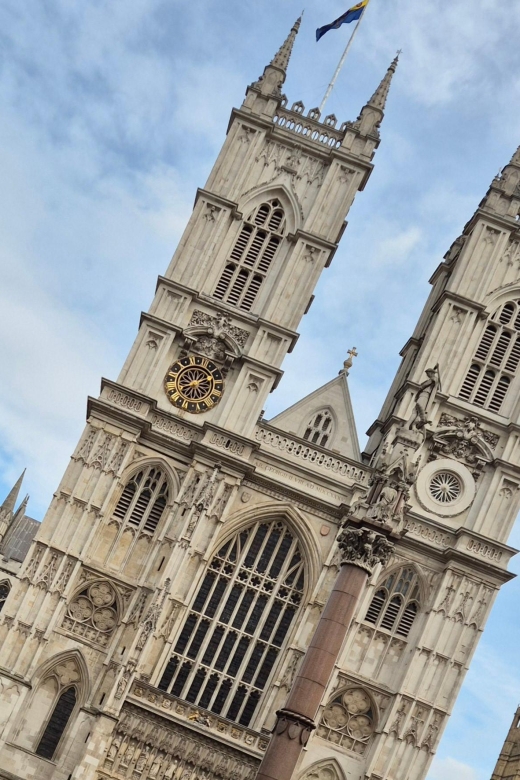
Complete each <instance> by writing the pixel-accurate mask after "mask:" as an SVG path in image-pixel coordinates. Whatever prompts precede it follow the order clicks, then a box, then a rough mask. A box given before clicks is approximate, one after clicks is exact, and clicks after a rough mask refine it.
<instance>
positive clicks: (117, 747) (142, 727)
mask: <svg viewBox="0 0 520 780" xmlns="http://www.w3.org/2000/svg"><path fill="white" fill-rule="evenodd" d="M192 720H193V721H195V718H193V719H192ZM198 725H199V726H200V725H203V724H200V723H198ZM238 730H239V731H240V729H238ZM257 766H258V762H257V761H256V760H255V759H254V758H252V757H251V756H250V755H247V754H245V753H243V752H241V751H239V750H236V749H233V748H232V747H230V746H227V745H224V744H222V743H221V742H218V741H217V740H214V739H212V738H211V736H210V735H209V734H202V733H201V732H200V729H198V730H197V731H194V730H192V729H191V728H189V727H188V726H186V727H184V726H182V725H179V724H177V723H173V722H171V721H168V720H167V719H165V718H162V717H160V716H158V715H155V714H152V713H149V712H146V711H145V710H142V709H141V708H140V707H137V706H135V705H132V704H125V705H124V708H123V711H122V713H121V719H120V721H119V723H118V724H117V726H116V728H115V731H114V734H113V736H112V739H111V742H110V744H109V746H108V750H107V753H106V757H105V761H104V766H103V769H102V776H104V777H118V778H119V777H122V778H128V780H131V779H132V778H137V777H141V775H143V773H144V776H146V777H147V778H149V777H151V778H153V780H173V778H175V780H182V779H183V778H184V780H195V778H198V780H202V778H205V780H254V777H255V775H256V770H257Z"/></svg>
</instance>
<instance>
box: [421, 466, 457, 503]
mask: <svg viewBox="0 0 520 780" xmlns="http://www.w3.org/2000/svg"><path fill="white" fill-rule="evenodd" d="M429 489H430V495H431V497H432V498H433V499H434V501H438V502H439V504H451V503H452V502H453V501H456V500H457V498H459V496H460V495H461V493H462V484H461V482H460V479H459V478H458V477H457V476H456V475H455V474H452V473H451V472H449V471H441V472H439V473H438V474H435V475H434V476H433V477H432V478H431V480H430V486H429Z"/></svg>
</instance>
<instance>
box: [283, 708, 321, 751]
mask: <svg viewBox="0 0 520 780" xmlns="http://www.w3.org/2000/svg"><path fill="white" fill-rule="evenodd" d="M276 714H277V716H278V721H277V723H276V726H275V729H274V733H275V734H278V735H280V734H286V736H287V738H288V739H290V740H295V739H296V740H298V742H299V743H300V744H301V745H303V747H305V745H306V744H307V742H308V741H309V737H310V735H311V732H312V731H313V730H314V729H315V728H316V726H315V725H314V721H313V720H311V719H310V718H306V717H305V715H299V714H298V713H296V712H292V711H291V710H278V712H277V713H276Z"/></svg>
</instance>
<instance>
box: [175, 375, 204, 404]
mask: <svg viewBox="0 0 520 780" xmlns="http://www.w3.org/2000/svg"><path fill="white" fill-rule="evenodd" d="M177 385H178V388H179V392H180V393H181V394H182V395H183V396H184V397H185V398H189V400H190V401H200V400H201V398H205V397H206V396H207V395H209V393H210V391H211V388H212V381H211V377H210V376H208V374H207V372H206V371H204V370H203V369H202V368H198V367H197V366H194V367H192V368H186V369H185V370H184V371H182V372H181V373H180V374H179V376H178V378H177Z"/></svg>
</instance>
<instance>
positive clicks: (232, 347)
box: [181, 309, 249, 373]
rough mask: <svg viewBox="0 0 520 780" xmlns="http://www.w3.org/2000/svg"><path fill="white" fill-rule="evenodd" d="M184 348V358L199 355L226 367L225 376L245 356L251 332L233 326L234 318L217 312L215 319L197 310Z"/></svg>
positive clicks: (192, 316)
mask: <svg viewBox="0 0 520 780" xmlns="http://www.w3.org/2000/svg"><path fill="white" fill-rule="evenodd" d="M183 335H184V346H183V351H182V354H181V357H183V356H184V355H185V354H188V352H197V353H198V354H199V355H204V356H205V357H208V358H210V359H211V360H216V361H217V362H218V363H223V364H224V366H225V367H224V371H223V373H225V372H226V371H227V370H228V369H229V367H230V366H231V365H232V364H233V362H234V361H235V360H236V359H237V358H239V357H240V356H241V354H242V350H243V348H244V347H245V345H246V342H247V339H248V338H249V331H247V330H244V329H243V328H239V327H238V326H237V325H233V323H232V320H231V317H229V315H227V314H224V312H218V313H217V315H216V316H213V315H211V314H208V313H207V312H204V311H200V310H198V309H195V311H194V312H193V314H192V315H191V319H190V323H189V325H188V327H187V328H185V330H184V333H183Z"/></svg>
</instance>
